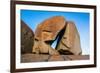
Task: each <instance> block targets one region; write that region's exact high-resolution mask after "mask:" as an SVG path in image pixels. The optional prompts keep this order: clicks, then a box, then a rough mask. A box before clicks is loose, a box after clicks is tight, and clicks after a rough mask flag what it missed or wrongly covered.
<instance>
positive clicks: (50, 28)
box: [35, 16, 66, 41]
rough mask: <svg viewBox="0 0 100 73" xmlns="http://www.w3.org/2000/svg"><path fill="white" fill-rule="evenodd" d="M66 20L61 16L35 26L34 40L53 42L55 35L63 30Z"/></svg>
mask: <svg viewBox="0 0 100 73" xmlns="http://www.w3.org/2000/svg"><path fill="white" fill-rule="evenodd" d="M65 22H66V20H65V19H64V17H62V16H54V17H51V18H49V19H47V20H45V21H43V22H42V23H40V24H39V25H38V26H37V29H36V32H35V39H37V40H42V41H51V40H55V38H56V36H57V34H58V33H59V32H60V31H61V30H62V29H63V28H64V26H65Z"/></svg>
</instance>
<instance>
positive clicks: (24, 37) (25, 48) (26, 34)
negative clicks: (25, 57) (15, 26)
mask: <svg viewBox="0 0 100 73" xmlns="http://www.w3.org/2000/svg"><path fill="white" fill-rule="evenodd" d="M33 38H34V33H33V31H32V30H31V29H30V28H29V27H28V26H27V24H25V23H24V22H23V21H22V20H21V53H22V54H25V53H32V47H33V44H34V43H33Z"/></svg>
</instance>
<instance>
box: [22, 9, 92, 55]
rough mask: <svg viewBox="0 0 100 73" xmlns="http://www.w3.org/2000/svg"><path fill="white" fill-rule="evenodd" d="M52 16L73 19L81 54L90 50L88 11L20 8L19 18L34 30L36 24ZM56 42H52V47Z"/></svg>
mask: <svg viewBox="0 0 100 73" xmlns="http://www.w3.org/2000/svg"><path fill="white" fill-rule="evenodd" d="M53 16H63V17H64V18H65V19H66V20H67V21H73V22H74V23H75V25H76V27H77V29H78V32H79V34H80V39H81V40H80V41H81V47H82V54H89V52H90V51H89V50H90V42H89V41H90V38H89V37H90V35H89V34H90V33H89V32H90V31H89V30H90V28H89V26H90V25H89V19H90V15H89V13H82V12H58V11H57V12H56V11H38V10H21V19H22V20H23V21H24V22H25V23H26V24H27V25H28V26H29V27H30V28H31V29H32V30H33V31H35V29H36V27H37V25H38V24H39V23H41V22H42V21H44V20H45V19H47V18H50V17H53ZM55 44H56V41H55V43H53V45H52V47H53V48H54V47H55Z"/></svg>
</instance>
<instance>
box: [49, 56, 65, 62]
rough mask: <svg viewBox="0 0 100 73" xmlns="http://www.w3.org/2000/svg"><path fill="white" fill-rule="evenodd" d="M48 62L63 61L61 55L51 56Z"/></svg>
mask: <svg viewBox="0 0 100 73" xmlns="http://www.w3.org/2000/svg"><path fill="white" fill-rule="evenodd" d="M48 61H64V58H63V57H62V56H61V55H52V56H51V57H50V58H49V59H48Z"/></svg>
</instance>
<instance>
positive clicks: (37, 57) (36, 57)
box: [21, 54, 49, 62]
mask: <svg viewBox="0 0 100 73" xmlns="http://www.w3.org/2000/svg"><path fill="white" fill-rule="evenodd" d="M48 58H49V55H43V54H42V55H41V54H23V55H22V56H21V62H45V61H47V60H48Z"/></svg>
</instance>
